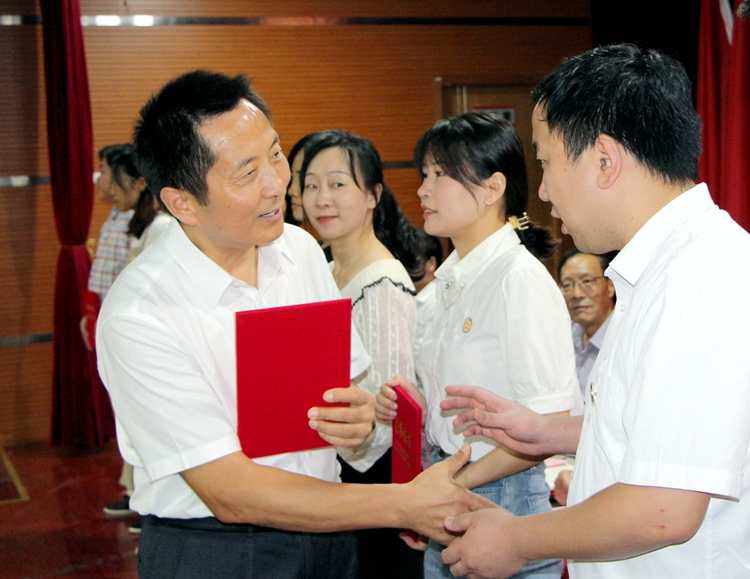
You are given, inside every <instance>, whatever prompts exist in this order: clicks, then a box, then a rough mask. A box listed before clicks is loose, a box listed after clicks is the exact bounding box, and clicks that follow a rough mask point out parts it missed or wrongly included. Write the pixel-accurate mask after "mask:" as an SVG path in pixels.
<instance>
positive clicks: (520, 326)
mask: <svg viewBox="0 0 750 579" xmlns="http://www.w3.org/2000/svg"><path fill="white" fill-rule="evenodd" d="M414 159H415V162H416V165H417V167H418V168H419V169H420V170H421V173H422V178H423V181H422V186H421V187H420V188H419V197H420V200H421V204H422V210H423V212H424V217H425V231H427V233H430V234H432V235H438V236H446V237H449V238H450V239H451V241H452V242H453V245H454V247H455V251H453V253H452V254H451V255H450V256H449V257H448V259H446V261H445V262H444V263H443V265H441V266H440V268H439V269H438V270H437V271H436V272H435V277H436V292H435V296H434V297H435V304H434V314H433V317H432V319H431V320H428V321H427V322H426V326H425V329H424V337H423V339H422V343H421V346H420V349H419V354H418V358H417V360H416V365H417V374H418V375H419V377H420V380H421V382H422V386H423V388H424V392H425V395H424V397H422V396H421V395H420V393H419V392H418V391H417V390H416V389H415V388H414V387H413V385H412V384H411V383H410V382H409V381H408V380H405V379H404V378H403V377H397V378H395V379H394V380H390V381H388V383H387V384H386V385H385V386H383V388H382V390H381V393H380V394H379V395H378V407H377V415H378V417H379V418H380V419H382V420H388V419H393V418H394V417H395V416H396V413H397V405H396V403H395V395H394V393H393V390H392V386H394V385H396V384H402V385H403V386H404V387H406V388H407V389H408V390H409V391H411V393H412V395H413V396H414V397H415V398H417V399H418V400H420V402H421V403H422V404H423V406H424V408H425V410H426V412H425V417H426V421H425V430H426V434H427V438H428V441H429V442H430V444H432V445H433V447H434V448H433V452H432V457H431V462H432V463H435V462H439V461H441V460H443V459H444V458H445V457H447V456H449V455H451V454H453V453H455V452H456V451H457V450H458V449H459V448H460V447H461V444H462V443H463V442H464V438H463V435H462V434H461V432H460V431H458V430H456V429H454V427H453V424H452V420H453V416H454V415H453V414H450V413H446V412H443V411H441V409H440V401H441V400H443V399H445V397H446V394H445V387H446V386H447V385H449V384H471V385H475V386H482V387H484V388H486V389H488V390H490V391H492V392H495V393H497V394H499V395H501V396H504V397H506V398H509V399H512V400H515V401H517V402H520V403H521V404H524V405H526V406H528V407H529V408H532V409H533V410H535V411H537V412H541V413H546V414H552V413H567V412H568V411H570V410H571V409H572V408H574V407H575V408H578V407H580V392H579V390H578V385H577V379H576V373H575V357H574V354H573V343H572V338H571V334H570V319H569V317H568V313H567V310H566V308H565V302H564V301H563V298H562V296H561V295H560V290H559V289H558V287H557V285H556V284H555V282H554V280H553V279H552V276H551V275H550V274H549V273H548V272H547V269H546V268H545V267H544V265H542V263H541V262H540V261H539V259H538V258H546V257H549V256H550V255H551V254H552V252H553V250H554V247H555V244H554V243H553V241H552V239H551V236H550V234H549V232H548V231H547V230H546V229H544V228H542V227H539V226H537V225H535V224H534V223H532V222H531V221H530V220H529V218H528V215H527V214H526V209H527V204H528V182H527V177H526V162H525V159H524V154H523V147H522V145H521V141H520V139H519V137H518V134H517V133H516V131H515V129H514V128H513V127H512V126H511V125H510V124H509V123H508V122H506V121H505V120H503V119H502V118H501V117H500V116H499V115H496V114H493V113H478V112H475V113H466V114H462V115H458V116H456V117H453V118H450V119H445V120H442V121H439V122H438V123H437V124H436V125H435V126H434V127H432V128H431V129H429V130H428V131H427V132H426V133H425V134H424V135H423V136H422V138H421V139H420V140H419V142H418V143H417V146H416V149H415V152H414ZM470 442H471V443H472V456H471V458H472V463H471V464H470V465H469V466H467V467H466V468H464V470H463V471H461V472H460V473H459V474H458V475H457V478H456V480H457V481H458V482H460V483H461V484H463V485H464V486H466V487H468V488H471V489H473V490H474V492H476V493H478V494H481V495H483V496H485V497H486V498H488V499H490V500H492V501H493V502H495V503H496V504H498V505H500V506H501V507H503V508H504V509H506V510H508V511H510V512H512V513H513V514H515V515H518V516H522V515H529V514H534V513H541V512H545V511H548V510H549V509H550V508H551V507H550V502H549V487H548V486H547V484H546V482H545V478H544V463H543V462H541V460H540V459H539V458H537V457H528V456H520V455H518V454H516V453H512V452H510V451H508V450H507V449H505V448H504V447H502V446H500V445H498V444H497V443H496V442H495V441H493V440H492V439H490V438H486V437H482V436H477V437H472V438H471V439H470ZM441 550H442V547H441V546H440V545H438V544H437V543H434V542H430V544H429V546H428V549H427V553H426V555H425V577H430V578H433V577H445V578H448V577H452V575H451V573H450V570H449V568H448V566H447V565H444V564H443V561H442V559H441V554H440V553H441ZM561 572H562V562H561V561H560V560H558V559H555V560H545V561H534V562H533V563H531V564H530V565H528V566H527V567H525V568H524V569H523V570H522V571H521V572H519V573H518V574H517V575H514V576H513V577H514V578H521V577H524V578H525V577H534V578H535V579H542V578H543V579H553V578H554V579H559V577H560V574H561Z"/></svg>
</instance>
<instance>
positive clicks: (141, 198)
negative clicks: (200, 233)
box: [104, 147, 172, 534]
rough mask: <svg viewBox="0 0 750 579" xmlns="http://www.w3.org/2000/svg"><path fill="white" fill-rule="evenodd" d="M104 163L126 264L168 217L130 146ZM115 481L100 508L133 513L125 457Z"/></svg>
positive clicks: (136, 526) (133, 527)
mask: <svg viewBox="0 0 750 579" xmlns="http://www.w3.org/2000/svg"><path fill="white" fill-rule="evenodd" d="M108 166H109V175H110V178H111V182H112V184H111V191H112V195H113V198H114V200H115V204H116V206H117V207H118V208H119V209H120V210H122V209H123V208H125V207H131V208H132V216H131V218H130V221H129V222H128V230H127V234H128V251H127V254H126V258H125V263H126V264H128V263H130V262H131V261H133V260H134V259H135V258H136V257H137V256H138V254H140V253H141V251H143V250H144V249H145V248H146V247H147V246H148V245H150V244H151V243H153V241H154V240H155V239H156V238H158V237H159V236H160V235H161V234H162V233H164V232H165V231H166V230H167V227H168V226H169V223H170V221H171V220H172V218H171V216H170V215H169V214H168V213H166V212H164V211H161V210H160V205H159V202H158V201H157V199H156V197H155V196H154V194H153V193H152V192H151V189H150V188H149V187H148V185H147V184H146V180H145V179H144V178H143V176H142V175H141V172H140V171H139V170H138V168H137V166H136V162H135V152H134V151H133V149H132V147H130V148H128V149H127V150H123V151H122V153H121V154H118V155H114V156H112V158H111V160H110V161H109V163H108ZM119 483H120V485H121V486H122V487H124V489H125V494H124V496H123V498H122V499H120V500H119V501H116V502H113V503H110V504H108V505H106V506H105V507H104V512H105V513H106V514H107V515H110V516H124V515H130V514H135V512H134V511H132V510H131V509H130V496H131V495H132V494H133V489H134V483H133V466H132V465H130V464H128V463H127V462H126V461H123V466H122V472H121V474H120V480H119ZM141 526H142V520H141V519H140V518H138V519H137V520H135V521H133V522H132V523H131V524H130V526H129V528H128V530H129V531H130V532H131V533H133V534H139V533H140V532H141Z"/></svg>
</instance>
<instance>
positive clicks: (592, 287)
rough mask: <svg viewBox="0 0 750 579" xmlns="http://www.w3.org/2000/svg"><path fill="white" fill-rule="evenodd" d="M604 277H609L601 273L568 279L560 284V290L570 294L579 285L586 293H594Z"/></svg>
mask: <svg viewBox="0 0 750 579" xmlns="http://www.w3.org/2000/svg"><path fill="white" fill-rule="evenodd" d="M603 279H607V278H606V276H603V275H599V276H596V277H583V278H581V279H568V280H565V281H564V282H562V283H561V284H560V290H561V291H562V293H563V294H565V295H569V294H572V293H573V292H574V291H576V286H578V287H580V288H581V290H582V291H583V292H584V293H587V294H590V293H594V292H595V291H596V289H597V288H598V287H599V282H600V281H601V280H603Z"/></svg>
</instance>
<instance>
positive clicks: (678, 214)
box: [605, 183, 715, 286]
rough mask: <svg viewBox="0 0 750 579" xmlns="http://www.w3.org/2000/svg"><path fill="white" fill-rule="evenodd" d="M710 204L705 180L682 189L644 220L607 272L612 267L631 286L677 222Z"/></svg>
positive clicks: (679, 222) (686, 218) (684, 220)
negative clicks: (675, 196)
mask: <svg viewBox="0 0 750 579" xmlns="http://www.w3.org/2000/svg"><path fill="white" fill-rule="evenodd" d="M713 207H715V205H714V202H713V201H712V200H711V196H710V195H709V193H708V187H707V186H706V184H705V183H700V184H698V185H696V186H695V187H693V188H691V189H689V190H687V191H685V192H684V193H682V194H681V195H679V196H678V197H677V198H675V199H673V200H672V201H670V202H669V203H667V204H666V205H665V206H664V207H662V208H661V209H660V210H659V211H658V212H656V213H655V214H654V215H653V216H652V217H651V218H650V219H649V220H648V221H646V223H645V224H644V225H643V226H642V227H641V228H640V229H639V230H638V232H637V233H636V234H635V235H634V236H633V238H632V239H631V240H630V241H629V242H628V244H627V245H626V246H625V247H623V248H622V250H621V251H620V253H618V254H617V257H615V258H614V259H613V260H612V263H610V264H609V267H608V268H607V271H609V270H610V269H612V270H614V272H616V273H617V274H618V275H619V276H620V277H621V278H623V279H624V280H625V281H626V282H628V283H629V284H630V285H631V286H635V284H636V283H637V282H638V279H639V278H640V277H641V275H642V274H643V272H644V270H645V269H646V266H647V265H648V264H649V263H650V262H651V259H652V258H653V257H654V255H655V254H656V252H657V251H658V249H659V247H661V245H662V243H663V242H664V240H665V239H667V237H669V236H670V235H671V234H672V232H673V231H674V230H675V229H676V228H677V227H679V226H680V225H681V224H683V223H685V222H686V221H688V220H689V219H691V218H692V217H694V216H695V215H698V214H699V213H703V212H704V211H708V210H709V209H711V208H713ZM605 274H606V275H607V277H611V276H610V275H608V274H607V273H606V272H605Z"/></svg>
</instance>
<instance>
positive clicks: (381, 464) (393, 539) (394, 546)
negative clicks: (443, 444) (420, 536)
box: [338, 449, 424, 579]
mask: <svg viewBox="0 0 750 579" xmlns="http://www.w3.org/2000/svg"><path fill="white" fill-rule="evenodd" d="M338 458H339V463H341V480H342V482H346V483H356V484H383V483H390V482H391V449H388V452H386V453H385V454H384V455H383V456H382V457H380V458H379V459H378V460H377V462H375V464H373V465H372V466H371V467H370V468H369V469H368V470H367V471H365V472H359V471H358V470H356V469H354V468H352V467H351V466H349V465H348V464H346V462H344V461H343V460H342V459H341V457H338ZM402 532H403V529H363V530H361V531H355V533H356V535H357V545H358V546H359V579H423V577H424V570H423V560H424V552H423V551H415V550H413V549H412V548H410V547H408V546H407V545H406V543H404V541H403V540H402V539H401V537H399V534H400V533H402Z"/></svg>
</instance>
